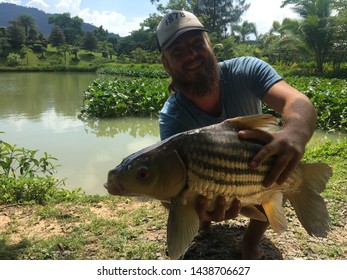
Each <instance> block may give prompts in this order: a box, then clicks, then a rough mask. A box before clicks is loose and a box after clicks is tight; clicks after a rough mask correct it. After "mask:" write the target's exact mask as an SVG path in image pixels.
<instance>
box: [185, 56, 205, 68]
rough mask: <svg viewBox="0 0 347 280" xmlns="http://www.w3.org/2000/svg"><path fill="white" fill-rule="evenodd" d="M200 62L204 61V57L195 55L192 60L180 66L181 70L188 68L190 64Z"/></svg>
mask: <svg viewBox="0 0 347 280" xmlns="http://www.w3.org/2000/svg"><path fill="white" fill-rule="evenodd" d="M201 61H204V57H203V56H202V55H197V56H196V57H195V58H194V59H192V60H188V61H186V62H185V63H184V64H183V65H182V66H183V68H186V67H189V66H190V65H191V64H194V63H196V62H201Z"/></svg>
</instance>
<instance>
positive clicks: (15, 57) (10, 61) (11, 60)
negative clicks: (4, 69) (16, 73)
mask: <svg viewBox="0 0 347 280" xmlns="http://www.w3.org/2000/svg"><path fill="white" fill-rule="evenodd" d="M20 61H21V59H20V55H19V54H17V53H10V54H9V55H8V56H7V65H8V66H17V65H19V64H20Z"/></svg>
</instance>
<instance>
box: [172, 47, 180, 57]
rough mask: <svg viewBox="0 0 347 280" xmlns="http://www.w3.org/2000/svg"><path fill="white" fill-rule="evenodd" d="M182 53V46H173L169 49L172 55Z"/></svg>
mask: <svg viewBox="0 0 347 280" xmlns="http://www.w3.org/2000/svg"><path fill="white" fill-rule="evenodd" d="M182 53H183V49H182V48H173V49H172V50H171V54H172V55H174V56H179V55H181V54H182Z"/></svg>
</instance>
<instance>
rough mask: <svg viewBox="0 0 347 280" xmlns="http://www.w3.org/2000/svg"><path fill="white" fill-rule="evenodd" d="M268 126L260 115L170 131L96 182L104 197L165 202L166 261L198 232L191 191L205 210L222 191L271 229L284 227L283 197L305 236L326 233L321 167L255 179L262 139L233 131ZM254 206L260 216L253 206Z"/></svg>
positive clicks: (325, 172)
mask: <svg viewBox="0 0 347 280" xmlns="http://www.w3.org/2000/svg"><path fill="white" fill-rule="evenodd" d="M271 127H277V119H275V118H274V117H273V116H271V115H267V114H263V115H250V116H245V117H238V118H232V119H227V120H225V121H223V122H221V123H219V124H215V125H210V126H206V127H202V128H198V129H193V130H189V131H186V132H182V133H178V134H176V135H173V136H171V137H169V138H167V139H165V140H163V141H160V142H158V143H156V144H154V145H151V146H149V147H147V148H144V149H141V150H139V151H138V152H135V153H133V154H131V155H129V156H128V157H126V158H125V159H123V161H122V162H121V163H120V164H119V165H118V166H117V167H116V168H114V169H112V170H110V171H109V173H108V180H107V183H106V184H105V185H104V186H105V188H106V189H107V191H108V192H109V193H110V194H112V195H121V196H135V195H140V196H147V197H151V198H154V199H158V200H161V201H168V202H170V210H169V215H168V223H167V246H168V252H169V257H170V258H171V259H178V258H179V257H180V256H181V255H182V254H184V252H185V250H186V249H187V247H188V245H189V244H190V243H191V242H192V240H193V238H194V237H195V235H196V234H197V233H198V228H199V218H198V215H197V213H196V210H195V199H196V197H197V196H198V195H203V196H205V197H206V198H207V200H208V204H207V210H212V209H213V206H214V201H215V199H216V198H217V197H218V196H220V195H222V196H224V197H225V199H226V201H227V206H229V205H230V204H231V203H232V201H233V200H234V199H238V200H239V201H240V203H241V210H240V214H242V215H244V216H246V217H249V218H252V219H257V220H261V221H267V220H268V221H269V224H270V226H271V228H272V229H273V230H274V231H275V232H276V233H278V234H280V233H282V232H284V231H285V230H286V228H287V223H286V218H285V214H284V209H283V204H284V200H285V199H288V200H289V201H290V204H291V205H292V206H293V208H294V210H295V213H296V215H297V217H298V219H299V221H300V222H301V224H302V225H303V227H304V228H305V229H306V231H307V233H308V234H310V235H312V236H317V237H325V236H327V234H328V231H329V215H328V211H327V208H326V204H325V202H324V199H323V197H322V196H321V195H320V193H321V192H322V191H324V189H325V187H326V183H327V181H328V180H329V178H330V176H331V174H332V170H331V168H330V166H329V165H327V164H325V163H299V165H298V166H297V167H296V169H295V170H293V172H292V173H291V175H290V176H289V178H288V179H287V180H286V182H285V183H283V184H281V185H278V184H276V183H274V184H273V185H271V186H270V187H267V188H265V187H264V186H263V185H262V182H263V179H264V177H265V176H266V174H267V173H268V171H269V170H270V168H271V166H272V165H273V164H274V157H271V158H270V159H268V160H267V161H265V162H264V163H263V164H262V165H261V166H260V167H259V168H257V169H255V170H254V169H250V168H249V162H250V160H251V159H252V158H253V156H254V155H255V154H256V153H257V152H258V151H259V150H260V149H261V148H262V145H261V144H259V143H257V142H254V141H248V140H247V141H246V140H241V139H240V138H239V137H238V134H237V132H238V131H240V130H243V129H263V130H269V129H270V128H271ZM270 133H271V132H270ZM258 205H261V206H262V207H263V209H264V212H265V215H264V213H262V212H261V211H259V210H258V209H257V207H256V206H258Z"/></svg>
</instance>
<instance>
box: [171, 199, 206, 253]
mask: <svg viewBox="0 0 347 280" xmlns="http://www.w3.org/2000/svg"><path fill="white" fill-rule="evenodd" d="M198 230H199V217H198V215H197V213H196V211H195V208H194V206H193V205H191V204H185V205H184V204H182V201H181V200H180V198H176V199H173V200H172V201H171V208H170V212H169V220H168V226H167V244H168V251H169V257H170V259H173V260H175V259H178V258H179V257H181V256H182V255H183V254H184V252H185V250H186V249H187V247H188V245H189V244H190V243H191V242H192V240H193V238H194V236H195V235H196V234H197V232H198Z"/></svg>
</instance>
